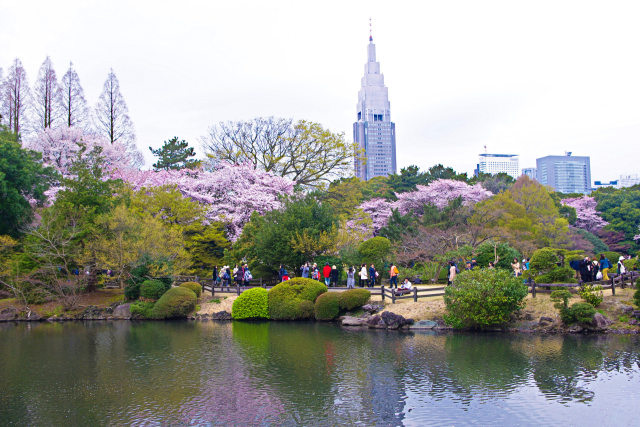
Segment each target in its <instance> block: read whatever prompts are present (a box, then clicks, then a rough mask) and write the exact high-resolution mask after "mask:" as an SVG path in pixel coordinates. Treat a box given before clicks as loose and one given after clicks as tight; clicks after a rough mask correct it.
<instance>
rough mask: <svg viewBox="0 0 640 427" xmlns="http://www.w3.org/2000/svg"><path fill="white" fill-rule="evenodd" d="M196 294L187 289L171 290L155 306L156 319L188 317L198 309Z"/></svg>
mask: <svg viewBox="0 0 640 427" xmlns="http://www.w3.org/2000/svg"><path fill="white" fill-rule="evenodd" d="M196 300H197V297H196V294H195V293H194V292H193V291H192V290H191V289H187V288H181V287H177V288H171V289H169V290H168V291H167V292H165V293H164V295H162V296H161V297H160V299H159V300H158V301H157V302H156V304H155V305H154V306H153V310H152V315H153V317H154V318H155V319H173V318H178V317H187V315H188V314H189V313H191V312H192V311H193V310H195V308H196Z"/></svg>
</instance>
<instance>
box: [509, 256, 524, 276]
mask: <svg viewBox="0 0 640 427" xmlns="http://www.w3.org/2000/svg"><path fill="white" fill-rule="evenodd" d="M511 268H512V269H513V275H514V276H516V277H518V276H520V275H521V274H522V270H521V269H520V261H518V258H514V259H513V262H512V263H511Z"/></svg>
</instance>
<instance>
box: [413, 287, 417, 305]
mask: <svg viewBox="0 0 640 427" xmlns="http://www.w3.org/2000/svg"><path fill="white" fill-rule="evenodd" d="M413 302H418V288H416V287H414V288H413Z"/></svg>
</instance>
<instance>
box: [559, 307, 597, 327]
mask: <svg viewBox="0 0 640 427" xmlns="http://www.w3.org/2000/svg"><path fill="white" fill-rule="evenodd" d="M595 314H596V309H595V308H594V307H593V306H592V305H591V304H589V303H588V302H576V303H574V304H572V305H571V307H569V308H563V309H562V310H560V317H561V318H562V322H563V323H564V324H565V325H570V324H572V323H582V324H584V325H588V324H590V323H591V322H592V321H593V316H594V315H595Z"/></svg>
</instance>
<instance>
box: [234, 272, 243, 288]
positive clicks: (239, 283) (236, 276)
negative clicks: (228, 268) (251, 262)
mask: <svg viewBox="0 0 640 427" xmlns="http://www.w3.org/2000/svg"><path fill="white" fill-rule="evenodd" d="M233 278H234V279H235V282H236V286H242V284H243V283H244V270H243V269H242V268H237V269H236V271H235V273H233Z"/></svg>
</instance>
